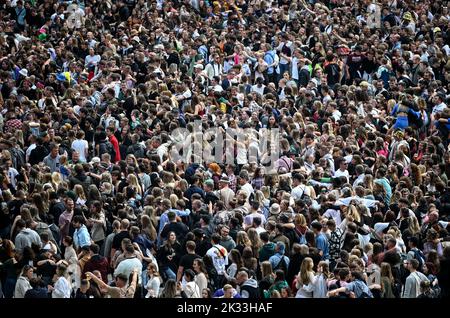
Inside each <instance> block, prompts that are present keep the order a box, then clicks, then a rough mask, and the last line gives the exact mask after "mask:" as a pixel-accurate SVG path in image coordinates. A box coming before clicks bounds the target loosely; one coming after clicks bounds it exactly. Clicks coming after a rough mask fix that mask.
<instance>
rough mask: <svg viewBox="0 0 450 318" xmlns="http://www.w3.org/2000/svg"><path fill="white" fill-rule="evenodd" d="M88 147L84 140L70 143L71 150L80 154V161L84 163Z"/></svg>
mask: <svg viewBox="0 0 450 318" xmlns="http://www.w3.org/2000/svg"><path fill="white" fill-rule="evenodd" d="M88 148H89V145H88V142H87V141H86V140H82V139H75V140H74V141H73V142H72V149H73V150H75V151H77V152H78V153H79V154H80V161H81V162H86V161H87V160H86V152H87V151H88Z"/></svg>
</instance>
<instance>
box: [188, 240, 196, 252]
mask: <svg viewBox="0 0 450 318" xmlns="http://www.w3.org/2000/svg"><path fill="white" fill-rule="evenodd" d="M195 247H196V246H195V242H194V241H187V242H186V251H187V252H188V253H190V254H194V253H195Z"/></svg>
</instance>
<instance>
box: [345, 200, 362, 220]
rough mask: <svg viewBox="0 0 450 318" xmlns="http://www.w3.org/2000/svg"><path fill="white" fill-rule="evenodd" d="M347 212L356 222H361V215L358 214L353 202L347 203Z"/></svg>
mask: <svg viewBox="0 0 450 318" xmlns="http://www.w3.org/2000/svg"><path fill="white" fill-rule="evenodd" d="M347 214H348V215H351V216H352V217H353V219H354V220H355V221H356V222H358V223H359V222H361V215H360V214H359V211H358V209H357V208H356V206H354V205H353V204H351V205H349V207H348V209H347Z"/></svg>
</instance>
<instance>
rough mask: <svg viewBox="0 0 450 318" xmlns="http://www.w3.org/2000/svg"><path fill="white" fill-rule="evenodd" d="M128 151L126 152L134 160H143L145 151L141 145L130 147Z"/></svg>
mask: <svg viewBox="0 0 450 318" xmlns="http://www.w3.org/2000/svg"><path fill="white" fill-rule="evenodd" d="M128 149H130V148H128ZM130 150H131V152H130ZM130 150H128V151H127V152H128V153H132V154H134V156H135V157H136V158H145V149H144V147H143V146H142V145H140V144H134V145H132V146H131V149H130Z"/></svg>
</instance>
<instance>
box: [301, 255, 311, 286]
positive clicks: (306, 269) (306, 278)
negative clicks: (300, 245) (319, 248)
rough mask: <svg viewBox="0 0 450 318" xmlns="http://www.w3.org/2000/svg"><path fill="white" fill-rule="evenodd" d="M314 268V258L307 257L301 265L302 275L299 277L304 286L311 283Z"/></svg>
mask: <svg viewBox="0 0 450 318" xmlns="http://www.w3.org/2000/svg"><path fill="white" fill-rule="evenodd" d="M313 267H314V262H313V260H312V258H310V257H305V258H304V259H303V261H302V264H301V265H300V273H299V277H300V280H301V281H302V283H303V284H306V285H307V284H309V282H310V273H312V271H313Z"/></svg>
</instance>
